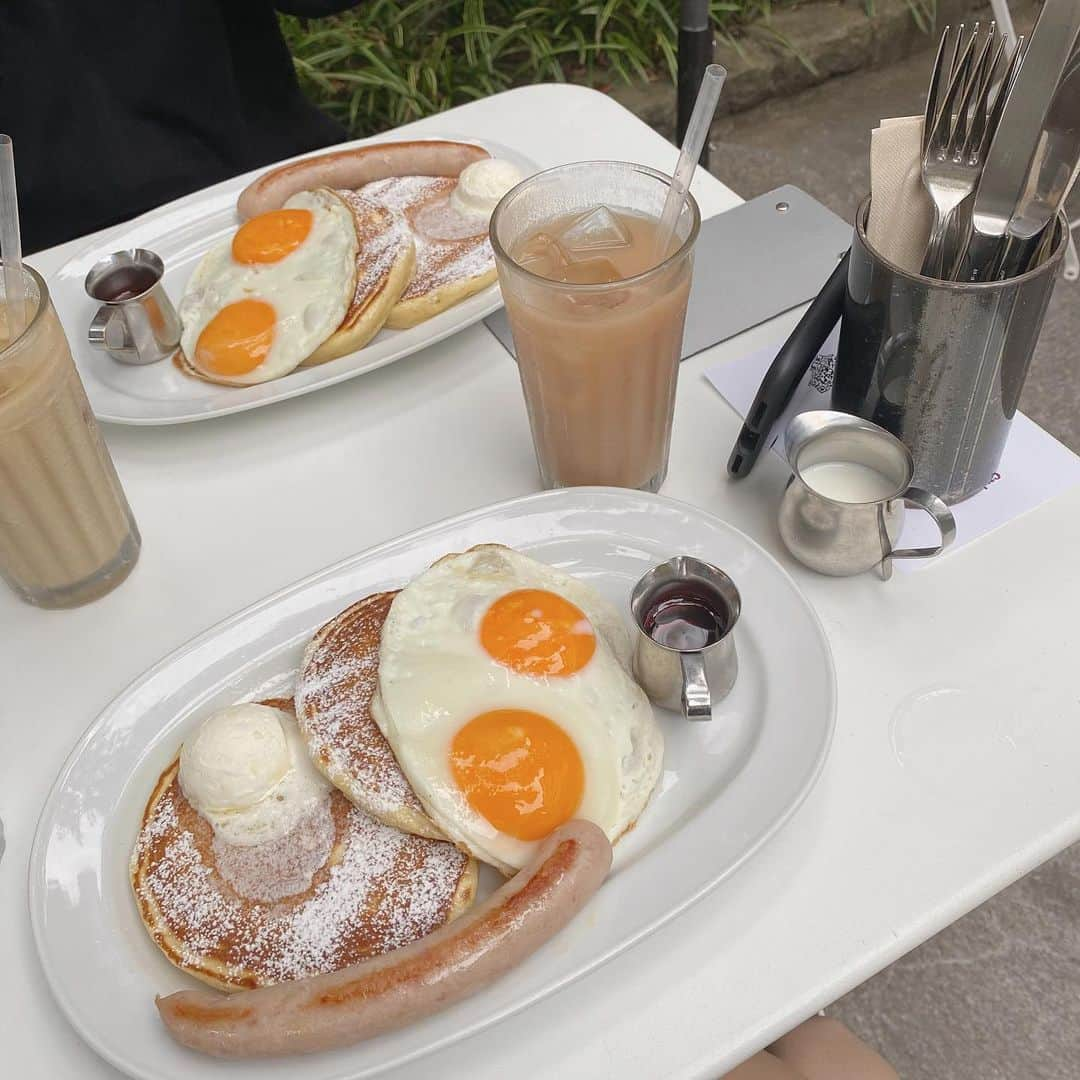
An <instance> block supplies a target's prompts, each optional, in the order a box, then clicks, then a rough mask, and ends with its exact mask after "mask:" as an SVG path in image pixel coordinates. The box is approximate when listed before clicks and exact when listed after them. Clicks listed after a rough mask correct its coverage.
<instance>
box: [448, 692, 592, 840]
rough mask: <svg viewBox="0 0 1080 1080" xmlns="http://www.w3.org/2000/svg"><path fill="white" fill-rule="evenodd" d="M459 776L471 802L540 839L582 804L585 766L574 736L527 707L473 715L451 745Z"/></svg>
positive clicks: (503, 825) (497, 821) (510, 829)
mask: <svg viewBox="0 0 1080 1080" xmlns="http://www.w3.org/2000/svg"><path fill="white" fill-rule="evenodd" d="M450 767H451V769H452V770H453V774H454V780H455V781H456V783H457V785H458V787H459V788H460V789H461V790H462V791H463V792H464V793H465V798H466V799H467V800H468V802H469V805H470V806H471V807H472V808H473V809H474V810H475V811H476V812H477V813H479V814H481V815H483V817H485V818H486V819H487V820H488V821H490V822H491V824H492V825H494V826H495V828H496V829H498V830H499V831H500V832H502V833H506V834H507V835H508V836H513V837H516V838H517V839H518V840H540V839H541V838H543V837H545V836H547V835H548V833H550V832H551V831H552V830H553V829H557V828H558V827H559V826H560V825H561V824H562V823H563V822H564V821H569V820H570V818H572V817H573V816H574V814H575V813H576V812H577V808H578V807H579V806H580V805H581V796H582V794H583V793H584V791H585V767H584V766H583V765H582V763H581V755H580V754H579V753H578V749H577V747H576V746H575V745H574V743H573V741H572V740H571V738H570V736H569V735H567V734H566V732H565V731H563V729H562V728H561V727H559V725H558V724H556V723H555V722H554V721H552V720H549V719H548V718H547V717H546V716H541V715H540V713H534V712H529V711H528V710H526V709H493V710H492V711H491V712H486V713H481V714H480V715H479V716H477V717H474V718H473V719H472V720H470V721H469V722H468V723H467V724H466V725H465V726H464V727H463V728H461V730H460V731H458V733H457V734H456V735H455V736H454V740H453V742H452V743H451V746H450Z"/></svg>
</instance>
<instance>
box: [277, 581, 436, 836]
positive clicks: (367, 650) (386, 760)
mask: <svg viewBox="0 0 1080 1080" xmlns="http://www.w3.org/2000/svg"><path fill="white" fill-rule="evenodd" d="M396 595H397V593H395V592H384V593H375V594H374V595H372V596H368V597H365V598H364V599H363V600H359V601H357V602H356V603H355V604H353V605H352V606H351V607H349V608H346V609H345V610H344V611H343V612H341V613H340V614H339V615H337V616H335V617H334V618H333V619H331V620H330V622H328V623H326V625H325V626H322V627H320V629H319V630H318V631H317V632H316V634H315V636H314V637H313V638H312V640H311V642H310V643H309V645H308V647H307V649H306V650H305V652H304V659H303V661H302V662H301V664H300V672H299V674H298V675H297V679H296V718H297V722H298V723H299V725H300V734H301V735H302V736H303V737H304V742H305V744H306V745H307V748H308V753H309V754H310V755H311V760H312V761H314V762H315V765H316V767H317V768H318V769H319V771H320V772H322V773H323V775H324V776H325V777H326V778H327V780H329V781H330V783H332V784H333V785H334V786H335V787H336V788H338V789H339V790H340V791H342V792H344V794H345V795H346V796H348V798H349V800H350V801H351V802H352V803H353V804H354V805H355V806H358V807H360V809H362V810H364V811H366V812H367V813H368V814H370V815H371V816H372V817H374V818H376V819H377V820H379V821H381V822H382V823H383V824H384V825H390V826H392V827H393V828H396V829H401V830H402V831H404V832H409V833H415V834H416V835H418V836H426V837H432V838H441V837H442V835H443V834H442V833H441V832H440V831H439V828H438V826H436V825H435V823H434V822H433V821H432V820H431V819H430V818H429V817H428V816H427V814H426V813H425V812H424V808H423V805H422V804H421V802H420V800H419V799H418V798H417V797H416V795H415V794H414V793H413V790H412V788H411V787H410V786H409V782H408V780H406V779H405V774H404V773H403V772H402V771H401V769H400V767H399V766H398V763H397V759H396V758H395V757H394V752H393V751H392V750H391V749H390V744H389V743H388V742H387V741H386V737H385V736H384V735H383V733H382V732H381V731H380V730H379V726H378V724H376V723H375V720H374V719H373V718H372V715H371V708H370V706H371V699H372V697H373V696H374V694H375V690H376V687H377V685H378V674H379V636H380V634H381V632H382V624H383V622H384V621H385V620H386V616H387V613H388V612H389V610H390V605H391V604H392V603H393V601H394V597H395V596H396Z"/></svg>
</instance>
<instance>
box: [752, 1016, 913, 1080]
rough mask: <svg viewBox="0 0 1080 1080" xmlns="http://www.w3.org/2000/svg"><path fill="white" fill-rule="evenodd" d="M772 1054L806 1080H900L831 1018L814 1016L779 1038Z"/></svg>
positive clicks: (887, 1066)
mask: <svg viewBox="0 0 1080 1080" xmlns="http://www.w3.org/2000/svg"><path fill="white" fill-rule="evenodd" d="M769 1053H771V1054H773V1055H774V1056H776V1057H777V1058H779V1059H780V1060H781V1061H783V1062H784V1063H786V1064H787V1065H789V1066H791V1068H792V1069H794V1070H795V1071H796V1072H797V1073H798V1074H800V1075H801V1076H803V1077H805V1080H900V1078H899V1075H898V1074H897V1072H896V1070H895V1069H894V1068H893V1067H892V1066H891V1065H890V1064H889V1063H888V1062H887V1061H886V1060H885V1059H884V1058H883V1057H881V1055H880V1054H877V1053H875V1052H874V1051H873V1050H871V1049H870V1047H869V1046H867V1045H866V1043H864V1042H863V1041H862V1040H861V1039H858V1038H856V1037H855V1036H854V1035H852V1033H851V1032H850V1031H848V1029H847V1028H846V1027H844V1025H843V1024H841V1023H840V1021H839V1020H834V1019H833V1018H832V1017H831V1016H814V1017H811V1018H810V1019H809V1020H807V1021H806V1023H805V1024H800V1025H799V1026H798V1027H797V1028H796V1029H795V1030H794V1031H790V1032H788V1034H787V1035H785V1036H783V1037H782V1038H780V1039H777V1040H776V1042H775V1043H773V1045H772V1046H770V1047H769ZM765 1075H766V1076H768V1074H767V1073H766V1074H765Z"/></svg>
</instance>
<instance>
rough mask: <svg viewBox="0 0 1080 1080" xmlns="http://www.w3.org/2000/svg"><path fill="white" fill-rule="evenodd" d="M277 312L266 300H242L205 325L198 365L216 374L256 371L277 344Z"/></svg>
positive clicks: (197, 345)
mask: <svg viewBox="0 0 1080 1080" xmlns="http://www.w3.org/2000/svg"><path fill="white" fill-rule="evenodd" d="M276 321H277V313H276V312H275V311H274V309H273V307H272V306H271V305H270V304H268V303H267V302H266V301H265V300H238V301H236V303H235V304H228V305H227V306H226V307H223V308H222V309H221V310H220V311H219V312H218V313H217V314H216V315H215V316H214V317H213V318H212V319H211V320H210V321H209V322H208V323H207V324H206V326H205V327H203V332H202V333H201V334H200V335H199V340H198V341H197V342H196V343H195V356H194V357H193V358H192V359H193V361H194V363H195V366H196V367H197V368H201V369H202V370H203V371H206V372H209V373H212V374H214V375H246V374H247V373H248V372H249V371H254V370H255V369H256V368H257V367H258V366H259V365H260V364H261V363H262V362H263V361H264V360H265V359H266V356H267V354H268V353H269V352H270V346H271V345H272V344H273V343H274V323H275V322H276Z"/></svg>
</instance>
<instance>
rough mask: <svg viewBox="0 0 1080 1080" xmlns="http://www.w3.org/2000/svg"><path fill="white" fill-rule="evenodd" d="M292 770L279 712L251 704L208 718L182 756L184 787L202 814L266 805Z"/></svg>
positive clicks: (264, 706)
mask: <svg viewBox="0 0 1080 1080" xmlns="http://www.w3.org/2000/svg"><path fill="white" fill-rule="evenodd" d="M291 766H292V761H291V760H290V754H289V744H288V742H287V741H286V739H285V732H284V730H283V729H282V727H281V722H280V720H278V715H277V711H276V710H275V709H271V708H269V707H268V706H266V705H256V704H254V703H252V702H248V703H245V704H242V705H233V706H230V707H229V708H227V709H222V710H221V711H220V712H216V713H214V714H213V716H210V717H209V718H208V719H207V720H206V721H205V722H204V723H203V725H202V727H201V728H199V730H198V732H197V734H196V735H195V738H194V739H189V740H188V741H187V742H185V743H184V746H183V749H182V750H181V751H180V786H181V787H182V788H183V790H184V795H185V796H186V798H187V800H188V802H189V803H191V805H192V806H194V807H195V809H196V810H198V811H199V812H200V813H203V814H205V813H207V812H212V811H215V810H242V809H245V808H246V807H249V806H254V805H255V803H257V802H259V801H260V800H261V799H265V798H266V796H267V795H269V794H270V792H271V790H272V789H273V788H274V787H276V786H277V784H278V783H280V781H281V780H282V778H283V777H284V776H285V774H286V773H287V772H288V771H289V769H290V768H291Z"/></svg>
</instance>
